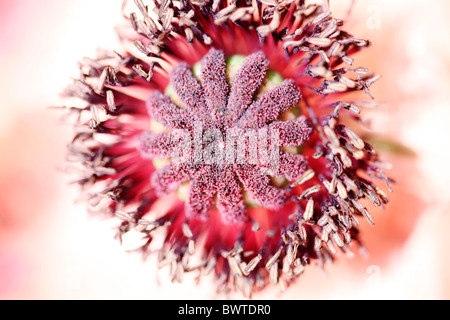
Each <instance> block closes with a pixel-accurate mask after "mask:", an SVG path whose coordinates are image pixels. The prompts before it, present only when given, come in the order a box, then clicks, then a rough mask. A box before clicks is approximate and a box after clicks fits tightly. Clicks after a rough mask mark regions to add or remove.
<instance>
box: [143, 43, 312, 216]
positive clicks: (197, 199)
mask: <svg viewBox="0 0 450 320" xmlns="http://www.w3.org/2000/svg"><path fill="white" fill-rule="evenodd" d="M300 98H301V94H300V90H299V89H298V88H297V87H296V86H295V84H294V82H293V81H292V80H285V79H283V78H282V77H281V75H280V74H279V73H277V72H275V71H273V70H270V69H269V61H268V60H267V59H266V58H265V56H264V54H263V53H262V52H257V53H254V54H252V55H250V56H247V57H244V56H238V55H236V56H232V57H230V58H228V59H225V56H224V54H223V52H221V51H218V50H215V49H211V50H210V52H209V53H208V54H207V55H206V56H205V57H203V59H202V60H201V61H200V62H199V63H197V64H195V65H194V66H193V68H192V69H191V68H190V67H189V66H188V65H187V64H186V63H180V64H178V65H177V66H175V67H174V68H173V70H172V72H171V73H170V84H169V85H168V87H167V88H166V90H165V93H164V94H162V93H160V92H154V93H153V94H151V96H150V97H149V98H148V100H147V109H148V112H149V114H150V116H151V118H152V126H151V131H150V132H149V133H145V134H144V135H143V138H142V139H141V146H140V151H141V153H142V154H143V156H144V157H147V158H150V159H152V161H153V164H154V165H155V167H157V168H158V169H159V170H158V171H157V172H155V174H154V175H153V177H152V181H153V184H154V186H155V189H156V190H160V191H163V192H168V191H171V190H173V191H174V190H176V191H177V193H178V195H179V197H180V199H182V200H183V201H186V203H187V210H186V211H187V213H188V214H189V213H190V214H192V215H194V216H197V217H199V216H207V215H208V214H209V209H210V207H211V205H212V203H213V202H214V199H216V201H215V202H216V207H217V208H218V209H219V211H221V212H222V213H223V215H224V216H225V219H226V220H228V221H237V220H239V217H243V216H244V211H245V207H246V206H255V205H263V206H266V207H269V208H277V207H280V206H282V205H283V204H284V202H285V201H286V198H287V196H288V194H289V188H285V187H284V186H285V185H286V181H288V180H292V179H295V178H297V177H299V176H300V175H301V174H302V173H303V171H304V170H305V167H306V161H305V160H304V158H303V157H302V156H301V155H300V154H298V153H299V152H298V151H299V149H298V147H299V146H301V145H302V144H303V142H304V141H306V140H307V139H308V138H309V136H310V134H311V127H310V126H309V124H307V122H306V119H305V117H301V116H300V117H299V109H298V107H297V106H296V105H297V103H298V101H299V100H300ZM161 158H164V159H165V160H164V162H161V160H159V159H161Z"/></svg>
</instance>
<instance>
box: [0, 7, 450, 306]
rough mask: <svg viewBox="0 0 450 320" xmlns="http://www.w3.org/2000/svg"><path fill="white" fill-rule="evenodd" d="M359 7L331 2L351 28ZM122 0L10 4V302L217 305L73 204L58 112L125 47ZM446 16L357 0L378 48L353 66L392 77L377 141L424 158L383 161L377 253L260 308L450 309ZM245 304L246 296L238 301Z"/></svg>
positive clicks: (4, 259) (375, 118)
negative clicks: (313, 302)
mask: <svg viewBox="0 0 450 320" xmlns="http://www.w3.org/2000/svg"><path fill="white" fill-rule="evenodd" d="M350 2H351V1H335V6H334V7H333V9H334V12H335V15H336V16H338V17H342V18H343V17H344V16H345V14H346V10H347V8H348V4H349V3H350ZM120 6H121V0H114V1H111V0H108V1H87V0H77V1H75V0H65V1H56V0H40V1H33V0H17V1H5V0H0V70H1V72H2V73H1V76H0V298H2V299H112V298H114V299H213V298H217V297H220V298H223V296H217V295H216V294H215V293H214V292H215V291H214V287H213V286H212V285H211V283H210V281H209V280H210V279H204V280H203V281H202V282H201V283H200V284H199V285H198V286H197V287H194V281H193V279H192V277H191V276H186V277H185V281H184V282H183V283H182V284H172V283H170V281H169V279H168V276H167V274H168V271H167V270H166V269H163V270H161V271H159V273H157V272H156V271H155V267H154V260H152V259H150V260H148V261H147V262H143V261H142V259H141V257H140V256H139V255H137V254H130V253H128V252H127V250H129V249H133V248H134V246H135V244H136V241H135V239H133V234H130V235H129V237H128V238H127V239H125V242H124V245H123V246H122V247H121V246H120V245H119V243H118V242H117V241H116V240H114V239H113V237H114V234H115V230H114V227H115V225H116V223H117V221H114V220H102V219H100V218H98V217H96V218H94V217H92V216H89V215H88V214H87V213H86V210H85V206H84V204H83V203H81V204H77V203H75V200H76V198H77V196H78V188H77V187H75V186H72V185H69V182H70V181H71V180H72V179H73V178H74V177H73V176H72V177H71V176H67V175H66V174H63V173H62V172H61V168H63V167H64V156H65V154H66V150H65V146H66V143H67V142H68V141H69V140H70V138H71V128H70V126H67V125H64V124H62V123H61V121H60V120H59V116H60V114H61V113H59V112H58V111H52V110H49V109H48V108H47V107H48V106H55V105H64V104H66V103H67V101H64V100H62V99H61V98H60V96H59V93H60V92H61V91H62V89H63V88H64V87H65V86H66V85H67V84H68V83H69V82H70V77H76V76H77V65H76V62H77V61H78V60H80V59H81V58H82V57H83V56H94V55H95V50H96V48H102V47H104V48H109V49H116V48H119V47H118V45H117V40H116V38H115V34H114V32H113V27H114V26H115V25H116V24H117V23H118V21H120ZM449 14H450V5H449V4H448V1H444V0H440V1H437V0H436V1H433V2H432V4H431V3H430V1H424V0H414V1H408V0H401V1H400V0H399V1H395V2H394V1H388V0H366V1H363V0H361V1H357V4H356V6H355V7H354V9H353V12H352V15H351V19H350V20H349V21H348V23H346V25H347V27H346V29H347V30H349V31H350V32H351V33H353V34H355V35H357V36H359V37H362V38H369V39H371V40H372V41H373V43H374V44H373V46H372V47H371V48H370V49H368V50H367V51H366V52H364V53H362V54H360V55H359V56H357V57H356V64H357V65H358V66H366V67H369V68H370V69H371V70H373V71H375V72H376V73H378V74H381V75H382V76H383V78H382V80H380V81H379V82H378V83H376V84H375V85H374V87H373V90H372V92H373V94H374V95H375V97H376V98H377V100H378V101H379V102H380V103H381V105H380V108H379V110H378V111H376V112H370V113H368V112H367V116H368V117H369V118H371V119H372V124H373V128H374V131H376V132H378V134H380V135H381V136H383V137H387V138H390V139H393V140H395V141H397V142H400V143H402V144H403V145H405V146H408V147H409V148H411V149H413V150H414V151H415V152H416V154H417V155H416V156H415V157H399V156H393V155H391V154H385V157H386V158H387V159H388V160H390V161H391V162H392V163H393V164H394V165H395V167H394V169H393V170H392V171H391V172H390V175H391V176H393V177H394V178H396V179H397V180H398V184H397V185H396V186H395V188H394V189H395V192H394V193H393V194H392V195H391V198H392V201H391V202H392V203H391V205H389V206H388V208H387V210H385V211H375V212H374V214H373V218H374V220H375V222H376V225H375V227H370V226H368V225H367V223H365V222H364V221H362V224H363V226H362V232H363V239H366V245H367V248H368V250H369V252H371V254H370V255H369V256H368V257H367V258H363V257H362V256H361V255H360V254H356V256H355V258H353V259H347V258H345V257H342V256H339V257H338V261H337V263H335V264H334V265H327V266H326V268H325V270H321V269H320V268H317V267H314V266H311V267H310V268H307V270H306V271H305V274H304V275H303V276H302V277H301V279H299V281H298V282H297V283H296V284H295V285H293V286H292V287H290V288H289V289H288V290H286V292H284V293H283V294H280V293H279V290H278V288H269V289H268V290H266V291H264V292H262V293H257V294H255V295H254V297H255V298H268V299H272V298H281V299H316V298H322V299H334V298H338V299H349V298H356V299H367V298H374V299H378V298H380V299H449V298H450V271H449V270H450V257H449V251H450V250H449V249H448V247H447V243H448V242H449V240H450V235H449V232H448V230H447V227H448V226H450V216H449V208H450V205H449V200H448V199H449V194H450V188H449V181H450V170H449V167H448V159H449V156H450V151H449V141H450V132H449V129H448V128H449V125H448V121H449V120H448V119H449V116H450V107H449V101H450V90H449V88H450V77H449V75H450V45H449V42H448V35H447V34H446V33H447V32H448V30H450V20H449V19H448V15H449ZM231 297H232V298H233V297H237V298H239V297H240V296H231Z"/></svg>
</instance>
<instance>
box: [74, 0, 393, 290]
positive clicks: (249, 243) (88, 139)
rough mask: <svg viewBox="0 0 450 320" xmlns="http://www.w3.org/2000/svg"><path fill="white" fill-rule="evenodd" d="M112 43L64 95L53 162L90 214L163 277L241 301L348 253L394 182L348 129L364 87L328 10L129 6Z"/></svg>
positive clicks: (275, 4)
mask: <svg viewBox="0 0 450 320" xmlns="http://www.w3.org/2000/svg"><path fill="white" fill-rule="evenodd" d="M135 4H136V8H137V9H138V10H136V12H131V13H130V14H128V13H125V9H124V16H125V17H126V19H127V20H128V22H129V24H128V26H125V27H123V26H121V27H120V28H118V29H117V31H118V34H119V37H120V39H121V43H122V48H118V50H115V51H111V52H109V51H105V52H103V53H102V54H101V55H99V56H98V57H97V58H95V59H87V58H86V59H84V61H82V63H81V65H80V71H81V72H80V77H79V79H77V80H75V81H74V83H73V84H72V85H71V86H70V87H68V88H67V90H66V92H65V94H66V95H67V96H69V97H76V98H79V99H81V100H83V101H84V105H83V106H81V107H72V108H70V113H71V114H74V115H75V119H76V123H75V126H74V128H75V135H74V138H73V140H72V142H71V143H70V145H69V156H68V160H69V161H70V162H72V163H73V164H74V166H76V167H77V168H78V169H79V172H81V176H80V177H79V179H78V181H77V182H78V183H79V184H80V185H81V186H82V187H83V190H84V193H83V194H84V196H85V198H86V200H87V201H88V202H89V204H90V206H91V207H92V208H93V209H95V210H96V211H99V212H104V213H105V212H106V213H107V214H110V215H112V216H117V217H119V218H120V219H122V222H121V224H120V226H119V230H118V237H119V238H121V237H122V236H123V235H124V234H125V233H127V232H129V231H130V230H135V231H138V232H140V233H141V234H142V238H143V239H144V243H143V245H142V247H141V248H140V250H142V252H143V253H144V254H149V253H152V252H155V251H157V252H158V255H159V262H160V264H161V266H163V265H167V264H168V265H170V268H171V276H172V279H173V280H174V281H181V280H182V276H183V274H184V273H185V272H196V273H198V275H199V277H200V276H201V275H203V274H207V273H209V272H213V274H214V275H215V278H216V279H217V283H218V287H219V289H220V290H235V289H237V290H240V291H241V292H242V293H243V294H245V295H250V294H251V292H252V291H254V290H259V289H262V288H264V287H266V286H267V285H268V284H269V283H273V284H277V283H278V284H280V285H281V287H282V288H284V287H286V286H288V285H289V284H291V283H292V282H294V281H295V280H296V279H297V278H298V276H299V275H301V273H302V272H303V270H304V268H305V267H306V266H307V265H309V264H310V263H311V262H312V261H317V262H319V263H325V262H326V261H332V260H333V259H334V256H335V254H336V253H337V252H338V251H342V252H344V253H349V254H351V252H352V251H353V250H354V249H353V248H355V247H358V246H361V241H360V237H361V235H360V233H359V232H358V227H359V224H360V221H359V220H360V219H361V218H362V219H365V220H367V221H368V222H369V223H370V224H373V219H372V217H371V215H370V213H369V208H370V207H371V206H375V207H381V206H384V205H385V204H386V203H387V202H388V198H387V196H386V193H385V192H384V191H383V190H382V188H381V186H380V184H383V185H386V187H387V189H389V190H390V184H391V183H392V182H393V181H392V180H391V179H390V178H388V177H387V176H386V174H385V173H384V171H383V168H384V167H386V163H385V162H383V161H382V160H381V159H379V157H378V155H377V153H376V151H375V150H374V148H373V147H372V146H371V145H370V144H369V143H368V142H366V141H364V139H363V138H361V137H360V135H359V134H358V132H359V130H360V128H361V127H362V126H364V125H365V120H364V119H363V118H362V113H364V112H363V109H364V108H372V107H373V106H374V105H375V102H374V101H373V97H372V96H371V94H370V90H369V89H370V86H371V85H372V84H373V83H374V82H375V81H376V80H377V79H379V76H377V75H374V74H372V73H371V72H370V71H369V70H368V69H367V68H365V67H361V66H357V65H356V63H355V61H354V58H353V55H354V54H355V53H357V52H358V51H360V50H362V49H364V48H366V47H368V46H369V45H370V41H368V40H365V39H360V38H357V37H354V36H353V35H351V34H350V33H348V32H346V31H344V30H343V25H344V22H343V21H342V20H340V19H336V18H334V17H333V16H332V14H331V12H330V11H329V8H328V5H327V2H324V3H323V4H308V3H306V2H305V1H301V0H285V1H273V0H252V1H241V0H237V1H220V0H214V1H204V2H201V1H171V0H168V1H162V2H159V1H153V2H151V3H150V4H149V5H148V6H147V5H145V4H144V3H143V2H142V1H140V0H136V1H135Z"/></svg>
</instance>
